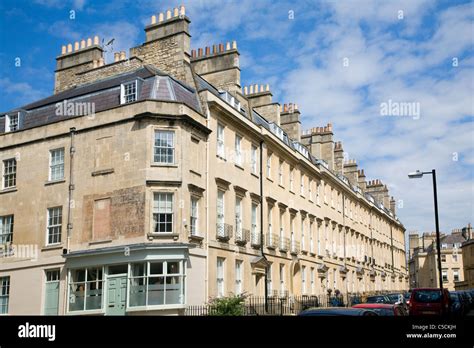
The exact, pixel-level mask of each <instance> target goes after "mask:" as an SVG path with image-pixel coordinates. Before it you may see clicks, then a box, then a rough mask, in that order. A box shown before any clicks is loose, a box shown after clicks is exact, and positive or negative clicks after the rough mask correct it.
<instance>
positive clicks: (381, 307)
mask: <svg viewBox="0 0 474 348" xmlns="http://www.w3.org/2000/svg"><path fill="white" fill-rule="evenodd" d="M352 308H364V309H369V310H371V311H374V312H375V313H377V314H378V315H379V316H382V317H387V316H388V317H393V316H395V317H399V316H406V315H408V312H407V311H406V310H405V308H404V307H403V305H401V304H386V303H361V304H358V305H355V306H352Z"/></svg>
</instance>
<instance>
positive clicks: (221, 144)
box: [217, 123, 225, 158]
mask: <svg viewBox="0 0 474 348" xmlns="http://www.w3.org/2000/svg"><path fill="white" fill-rule="evenodd" d="M217 156H219V157H221V158H225V127H224V126H223V125H222V124H220V123H218V124H217Z"/></svg>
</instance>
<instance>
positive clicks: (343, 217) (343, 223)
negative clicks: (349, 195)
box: [342, 192, 349, 303]
mask: <svg viewBox="0 0 474 348" xmlns="http://www.w3.org/2000/svg"><path fill="white" fill-rule="evenodd" d="M342 227H343V228H344V229H345V228H346V197H345V195H344V192H343V193H342ZM343 237H344V238H343V243H344V244H343V248H344V267H346V231H343ZM348 281H349V279H348V277H347V274H346V279H345V281H344V282H345V283H346V296H347V303H349V284H347V283H348Z"/></svg>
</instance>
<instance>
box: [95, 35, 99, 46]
mask: <svg viewBox="0 0 474 348" xmlns="http://www.w3.org/2000/svg"><path fill="white" fill-rule="evenodd" d="M98 44H99V37H98V36H97V35H96V36H94V45H98Z"/></svg>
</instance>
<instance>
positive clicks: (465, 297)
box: [458, 290, 473, 312]
mask: <svg viewBox="0 0 474 348" xmlns="http://www.w3.org/2000/svg"><path fill="white" fill-rule="evenodd" d="M458 293H459V295H460V296H461V298H462V301H463V303H464V306H465V307H466V311H467V312H469V310H470V309H471V308H473V298H472V296H471V294H470V293H469V291H467V290H460V291H458Z"/></svg>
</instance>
